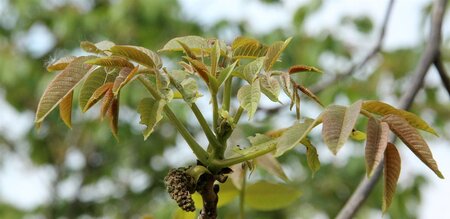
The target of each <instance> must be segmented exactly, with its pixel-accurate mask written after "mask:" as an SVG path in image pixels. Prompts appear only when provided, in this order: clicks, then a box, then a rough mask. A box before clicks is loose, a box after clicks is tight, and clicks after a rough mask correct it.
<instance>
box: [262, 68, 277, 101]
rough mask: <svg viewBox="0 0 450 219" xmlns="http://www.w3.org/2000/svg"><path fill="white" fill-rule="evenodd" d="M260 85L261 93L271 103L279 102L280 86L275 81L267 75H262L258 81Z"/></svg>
mask: <svg viewBox="0 0 450 219" xmlns="http://www.w3.org/2000/svg"><path fill="white" fill-rule="evenodd" d="M259 81H260V83H261V91H262V92H263V94H264V95H266V96H267V97H268V98H269V99H270V100H271V101H273V102H280V101H279V100H278V96H279V95H280V90H281V88H280V84H279V82H278V80H277V79H275V78H273V77H270V76H269V75H266V74H264V75H262V76H261V77H260V79H259Z"/></svg>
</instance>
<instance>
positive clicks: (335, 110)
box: [322, 101, 362, 155]
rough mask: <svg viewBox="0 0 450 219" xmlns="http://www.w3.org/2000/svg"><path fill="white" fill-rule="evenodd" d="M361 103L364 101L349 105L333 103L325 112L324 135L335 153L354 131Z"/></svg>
mask: <svg viewBox="0 0 450 219" xmlns="http://www.w3.org/2000/svg"><path fill="white" fill-rule="evenodd" d="M361 104H362V101H357V102H355V103H354V104H352V105H351V106H349V107H344V106H338V105H331V106H329V107H327V108H326V110H325V111H324V112H323V126H322V136H323V139H324V141H325V144H326V145H327V146H328V148H329V149H330V150H331V152H333V154H335V155H336V154H337V152H338V151H339V149H341V147H342V146H343V145H344V143H345V142H346V141H347V139H348V137H349V136H350V134H351V133H352V130H353V127H354V126H355V123H356V119H357V118H358V115H359V112H360V111H361Z"/></svg>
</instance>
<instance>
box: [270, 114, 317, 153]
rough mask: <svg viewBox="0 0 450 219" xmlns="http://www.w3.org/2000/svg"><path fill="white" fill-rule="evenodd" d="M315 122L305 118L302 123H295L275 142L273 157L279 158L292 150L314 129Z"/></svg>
mask: <svg viewBox="0 0 450 219" xmlns="http://www.w3.org/2000/svg"><path fill="white" fill-rule="evenodd" d="M315 125H316V122H315V121H314V120H313V119H309V118H306V119H305V121H304V122H303V123H295V124H294V125H292V126H291V127H289V128H288V129H287V130H286V131H284V132H283V134H281V136H280V137H279V138H278V142H277V150H276V152H275V156H276V157H278V156H281V155H283V154H284V153H285V152H286V151H288V150H290V149H292V148H293V147H295V146H296V145H297V144H299V143H300V141H301V140H302V139H304V138H305V137H306V136H307V135H308V133H309V132H310V131H311V130H312V129H313V128H314V126H315Z"/></svg>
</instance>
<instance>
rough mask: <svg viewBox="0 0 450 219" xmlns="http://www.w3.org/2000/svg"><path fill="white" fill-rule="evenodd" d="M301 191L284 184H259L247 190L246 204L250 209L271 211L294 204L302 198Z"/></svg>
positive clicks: (250, 186)
mask: <svg viewBox="0 0 450 219" xmlns="http://www.w3.org/2000/svg"><path fill="white" fill-rule="evenodd" d="M300 194H301V193H300V191H298V190H297V189H295V188H292V187H290V186H287V185H284V184H273V183H268V182H257V183H255V184H252V185H249V186H248V187H247V188H246V190H245V199H244V200H245V204H247V205H248V206H249V207H251V208H253V209H256V210H261V211H271V210H276V209H281V208H285V207H287V206H289V205H290V204H292V203H293V202H294V201H295V200H297V198H298V197H299V196H300Z"/></svg>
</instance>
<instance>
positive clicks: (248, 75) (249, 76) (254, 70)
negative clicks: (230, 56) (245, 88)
mask: <svg viewBox="0 0 450 219" xmlns="http://www.w3.org/2000/svg"><path fill="white" fill-rule="evenodd" d="M263 61H264V58H263V57H261V58H257V59H255V60H253V61H252V62H250V63H248V64H247V65H245V66H243V67H239V68H237V69H236V71H234V72H235V75H234V76H236V77H240V78H242V79H244V80H246V81H247V82H248V83H249V84H251V83H253V81H254V80H255V78H256V77H257V76H258V74H259V72H261V69H262V66H263Z"/></svg>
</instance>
